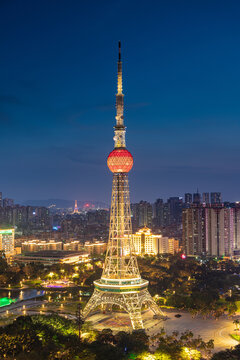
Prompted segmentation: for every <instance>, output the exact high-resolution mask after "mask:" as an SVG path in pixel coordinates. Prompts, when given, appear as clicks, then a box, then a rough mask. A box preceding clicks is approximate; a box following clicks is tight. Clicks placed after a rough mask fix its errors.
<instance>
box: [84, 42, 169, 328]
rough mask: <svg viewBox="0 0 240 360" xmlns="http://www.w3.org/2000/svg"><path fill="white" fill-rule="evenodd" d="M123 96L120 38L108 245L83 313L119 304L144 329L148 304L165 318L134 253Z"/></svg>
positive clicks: (110, 162)
mask: <svg viewBox="0 0 240 360" xmlns="http://www.w3.org/2000/svg"><path fill="white" fill-rule="evenodd" d="M123 98H124V95H123V93H122V60H121V43H120V42H119V57H118V79H117V94H116V125H115V126H114V134H115V135H114V138H113V139H114V149H113V151H112V152H110V154H109V155H108V158H107V165H108V167H109V170H110V171H111V172H112V173H113V184H112V198H111V210H110V226H109V239H108V247H107V253H106V258H105V264H104V269H103V273H102V277H101V279H100V280H97V281H94V292H93V295H92V297H91V298H90V300H89V302H88V303H87V305H86V307H85V308H84V311H83V316H84V317H85V318H86V317H87V316H88V315H89V314H90V313H91V312H92V311H93V310H95V309H96V308H97V307H100V306H101V307H102V308H104V307H105V308H108V309H112V306H114V307H115V306H118V307H120V308H122V309H124V310H125V311H126V312H127V313H128V314H129V317H130V320H131V324H132V327H133V329H134V330H137V329H143V321H142V315H141V309H142V306H143V305H144V304H146V305H148V306H149V307H150V308H151V310H152V311H153V313H154V314H155V315H157V316H159V317H161V318H164V315H163V313H162V312H161V310H160V309H159V308H158V306H157V304H156V303H155V301H154V300H153V298H152V297H151V295H150V294H149V292H148V281H147V280H144V279H142V278H141V275H140V272H139V268H138V264H137V258H136V256H135V255H134V245H133V240H132V224H131V211H130V198H129V184H128V172H129V171H130V170H131V169H132V166H133V157H132V155H131V153H130V152H129V151H128V150H127V148H126V141H125V133H126V127H125V125H124V117H123V109H124V102H123Z"/></svg>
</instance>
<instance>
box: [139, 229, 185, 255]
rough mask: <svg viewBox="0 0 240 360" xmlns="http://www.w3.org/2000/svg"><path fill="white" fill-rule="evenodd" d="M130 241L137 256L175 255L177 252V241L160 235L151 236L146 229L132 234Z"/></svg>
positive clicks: (149, 231)
mask: <svg viewBox="0 0 240 360" xmlns="http://www.w3.org/2000/svg"><path fill="white" fill-rule="evenodd" d="M132 239H133V245H134V249H135V253H136V254H137V255H158V254H175V253H177V252H178V251H179V241H178V240H176V239H173V238H168V237H166V236H162V235H161V234H152V232H151V230H150V229H149V228H147V227H144V228H142V229H140V230H139V231H137V232H136V233H135V234H133V235H132Z"/></svg>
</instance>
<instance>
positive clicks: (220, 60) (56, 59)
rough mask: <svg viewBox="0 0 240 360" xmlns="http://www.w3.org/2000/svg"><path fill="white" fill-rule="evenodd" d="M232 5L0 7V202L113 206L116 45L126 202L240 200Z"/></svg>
mask: <svg viewBox="0 0 240 360" xmlns="http://www.w3.org/2000/svg"><path fill="white" fill-rule="evenodd" d="M239 16H240V3H239V2H238V1H219V0H218V1H212V0H208V1H203V0H201V1H192V0H191V1H184V0H183V1H179V0H176V1H171V0H166V1H149V0H148V1H139V0H137V1H135V0H127V1H122V0H118V1H114V0H109V1H104V0H101V1H99V0H98V1H90V0H89V1H81V0H76V1H71V0H41V1H40V0H39V1H33V0H29V1H27V0H22V1H19V0H0V45H1V47H0V49H1V55H0V79H1V80H0V126H1V131H0V164H1V167H0V169H1V174H0V191H2V192H3V196H4V197H12V198H15V199H16V200H26V199H48V198H61V199H79V200H97V201H105V202H108V203H109V202H110V194H111V181H112V176H111V173H110V172H109V170H108V168H107V166H106V158H107V155H108V153H109V152H110V151H111V150H112V149H113V126H114V121H115V108H114V106H115V93H116V83H117V76H116V70H117V51H118V49H117V42H118V40H121V41H122V58H123V76H124V79H123V81H124V82H123V90H124V94H125V124H126V126H127V146H128V149H129V150H130V151H131V152H132V154H133V156H134V161H135V163H134V167H133V170H132V171H131V173H130V191H131V200H132V201H139V200H141V199H144V200H149V201H154V200H155V199H156V198H158V197H163V198H164V199H166V198H167V197H169V196H182V195H183V194H184V193H185V192H195V191H196V189H197V188H198V189H199V191H200V192H207V191H221V192H222V193H223V198H224V200H231V201H235V200H240V186H239V185H240V184H239V177H240V142H239V137H240V22H239Z"/></svg>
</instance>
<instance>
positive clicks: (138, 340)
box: [0, 315, 239, 360]
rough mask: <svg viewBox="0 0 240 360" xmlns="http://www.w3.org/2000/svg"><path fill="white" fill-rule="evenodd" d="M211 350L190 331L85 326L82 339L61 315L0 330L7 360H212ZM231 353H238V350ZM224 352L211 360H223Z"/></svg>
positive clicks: (0, 349)
mask: <svg viewBox="0 0 240 360" xmlns="http://www.w3.org/2000/svg"><path fill="white" fill-rule="evenodd" d="M152 345H154V349H155V350H154V351H151V352H150V350H149V348H150V347H151V346H152ZM212 349H213V341H211V340H210V341H209V342H204V341H203V340H202V339H201V337H197V338H195V337H194V335H193V334H192V333H191V332H190V331H186V332H184V333H182V334H179V333H178V332H173V333H172V334H171V335H166V334H165V333H164V331H163V330H161V332H160V333H159V334H157V335H155V336H154V337H152V338H149V337H148V336H147V335H146V333H145V332H144V331H143V330H140V331H133V332H132V333H127V332H124V331H120V332H118V333H116V334H114V333H113V332H112V330H111V329H104V330H102V331H101V332H99V331H96V330H93V329H92V328H91V325H90V324H88V323H86V324H83V325H82V326H81V336H80V338H79V336H78V325H77V323H76V322H75V321H72V320H69V319H65V318H64V317H60V316H58V315H48V316H43V315H34V316H20V317H18V318H17V319H16V320H15V321H14V322H13V323H12V324H10V325H7V326H5V327H2V328H0V358H1V359H8V360H13V359H16V360H22V359H25V360H32V359H39V360H46V359H50V360H54V359H62V360H110V359H111V360H112V359H115V360H130V359H131V360H200V359H209V358H210V356H211V355H210V354H211V350H212ZM229 351H230V350H229ZM231 351H232V353H233V354H235V353H236V354H239V347H236V348H235V349H234V350H231ZM222 353H223V352H222ZM222 353H219V354H220V355H219V356H220V357H218V354H215V355H213V357H212V359H214V360H218V359H223V357H221V356H222ZM226 359H228V358H226ZM229 359H231V358H230V357H229ZM232 359H235V358H234V357H233V358H232ZM236 359H237V358H236Z"/></svg>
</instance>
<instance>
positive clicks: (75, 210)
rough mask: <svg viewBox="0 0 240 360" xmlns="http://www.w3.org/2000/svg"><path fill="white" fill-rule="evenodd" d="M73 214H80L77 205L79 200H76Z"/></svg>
mask: <svg viewBox="0 0 240 360" xmlns="http://www.w3.org/2000/svg"><path fill="white" fill-rule="evenodd" d="M73 213H74V214H78V204H77V200H75V206H74V210H73Z"/></svg>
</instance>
